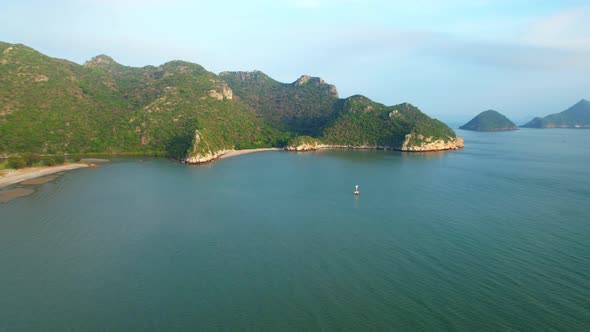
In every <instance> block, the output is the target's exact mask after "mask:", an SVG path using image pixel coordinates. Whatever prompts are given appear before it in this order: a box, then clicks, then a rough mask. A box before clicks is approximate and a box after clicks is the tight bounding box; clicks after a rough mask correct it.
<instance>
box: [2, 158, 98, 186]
mask: <svg viewBox="0 0 590 332" xmlns="http://www.w3.org/2000/svg"><path fill="white" fill-rule="evenodd" d="M83 167H88V165H86V164H67V165H59V166H41V167H28V168H23V169H19V170H16V171H13V172H9V173H6V174H5V175H4V176H2V177H0V188H2V187H6V186H9V185H11V184H15V183H19V182H22V181H26V180H30V179H34V178H38V177H42V176H46V175H49V174H54V173H59V172H63V171H69V170H72V169H76V168H83Z"/></svg>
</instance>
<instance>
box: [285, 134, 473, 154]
mask: <svg viewBox="0 0 590 332" xmlns="http://www.w3.org/2000/svg"><path fill="white" fill-rule="evenodd" d="M413 138H415V139H419V140H421V141H422V143H421V144H420V145H412V144H410V141H411V140H412V139H413ZM464 146H465V142H464V140H463V137H455V138H453V139H451V140H449V141H447V142H445V141H444V140H433V139H432V137H430V138H428V137H424V136H422V135H417V136H414V135H411V134H408V135H406V138H405V140H404V143H403V144H402V146H401V147H395V146H386V145H339V144H316V143H303V144H300V145H297V146H288V147H286V148H285V150H287V151H296V152H304V151H315V150H326V149H358V150H394V151H402V152H431V151H444V150H459V149H461V148H463V147H464Z"/></svg>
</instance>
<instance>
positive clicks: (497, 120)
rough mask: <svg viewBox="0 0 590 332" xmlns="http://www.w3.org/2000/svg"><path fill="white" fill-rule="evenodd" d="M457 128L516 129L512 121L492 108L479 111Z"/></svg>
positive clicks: (480, 129) (478, 129) (484, 129)
mask: <svg viewBox="0 0 590 332" xmlns="http://www.w3.org/2000/svg"><path fill="white" fill-rule="evenodd" d="M459 128H461V129H465V130H475V131H503V130H517V129H518V127H517V126H516V125H515V124H514V122H512V121H510V120H509V119H508V118H507V117H506V116H504V115H502V114H500V113H498V112H497V111H494V110H487V111H484V112H481V113H479V114H478V115H477V116H476V117H475V118H473V119H472V120H471V121H469V122H467V123H466V124H464V125H462V126H461V127H459Z"/></svg>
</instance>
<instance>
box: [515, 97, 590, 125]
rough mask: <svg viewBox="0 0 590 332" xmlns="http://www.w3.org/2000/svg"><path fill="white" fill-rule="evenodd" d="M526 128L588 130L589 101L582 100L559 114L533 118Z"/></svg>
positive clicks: (589, 117) (589, 123)
mask: <svg viewBox="0 0 590 332" xmlns="http://www.w3.org/2000/svg"><path fill="white" fill-rule="evenodd" d="M522 127H526V128H588V127H590V101H588V100H586V99H582V100H580V101H579V102H577V103H576V104H575V105H574V106H572V107H570V108H568V109H567V110H565V111H563V112H561V113H555V114H551V115H548V116H546V117H544V118H539V117H537V118H534V119H533V120H531V121H530V122H528V123H527V124H525V125H524V126H522Z"/></svg>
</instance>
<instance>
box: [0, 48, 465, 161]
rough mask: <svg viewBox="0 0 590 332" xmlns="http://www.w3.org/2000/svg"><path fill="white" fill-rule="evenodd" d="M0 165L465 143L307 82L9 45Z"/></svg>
mask: <svg viewBox="0 0 590 332" xmlns="http://www.w3.org/2000/svg"><path fill="white" fill-rule="evenodd" d="M0 84H1V86H2V89H0V100H1V101H2V104H1V105H0V137H1V139H0V157H7V156H12V155H15V154H22V153H36V154H42V155H64V154H66V155H72V154H79V155H92V154H125V155H156V156H169V157H172V158H175V159H177V160H180V161H182V162H186V163H203V162H208V161H211V160H214V159H216V158H218V157H220V156H222V155H224V154H227V153H230V152H233V151H235V150H245V149H259V148H271V147H279V148H285V149H287V150H295V151H306V150H313V149H321V148H366V149H394V150H400V151H435V150H448V149H459V148H461V147H463V139H462V138H460V137H457V136H456V134H455V132H454V131H453V130H452V129H451V128H449V127H448V126H447V125H445V124H444V123H442V122H440V121H438V120H435V119H432V118H430V117H429V116H428V115H426V114H424V113H422V112H421V111H420V110H419V109H418V108H417V107H415V106H413V105H411V104H408V103H403V104H399V105H394V106H385V105H383V104H380V103H377V102H374V101H372V100H370V99H369V98H366V97H364V96H360V95H356V96H352V97H348V98H344V99H342V98H339V97H338V92H337V90H336V87H334V86H333V85H330V84H328V83H326V82H324V81H323V80H322V79H320V78H317V77H310V76H306V75H303V76H301V77H300V78H299V79H297V80H296V81H295V82H293V83H280V82H277V81H275V80H273V79H272V78H270V77H269V76H267V75H265V74H264V73H262V72H260V71H253V72H222V73H220V74H219V75H216V74H214V73H212V72H209V71H207V70H205V69H204V68H203V67H201V66H199V65H197V64H193V63H189V62H185V61H171V62H168V63H165V64H163V65H160V66H145V67H141V68H135V67H127V66H124V65H121V64H119V63H117V62H115V61H114V60H113V59H112V58H110V57H109V56H106V55H99V56H96V57H94V58H92V59H91V60H90V61H87V62H86V63H84V65H79V64H76V63H74V62H71V61H67V60H63V59H56V58H52V57H49V56H46V55H44V54H41V53H39V52H37V51H35V50H34V49H32V48H30V47H27V46H25V45H22V44H9V43H3V42H0Z"/></svg>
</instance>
